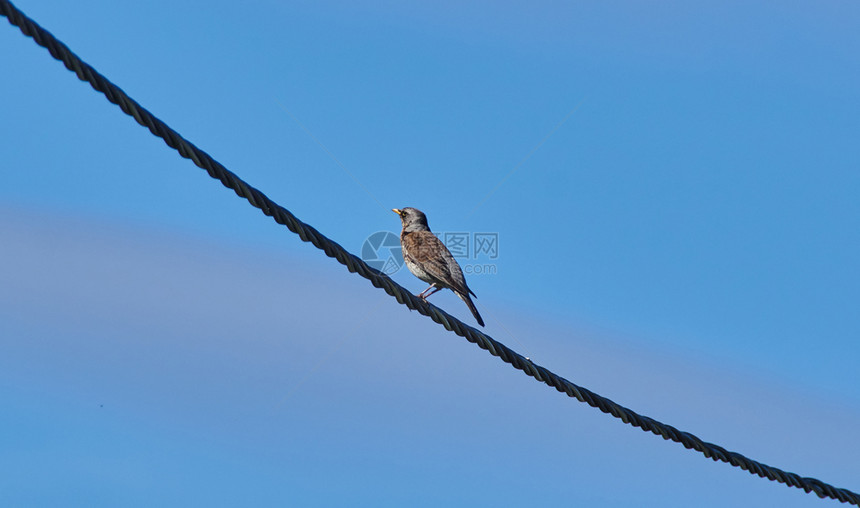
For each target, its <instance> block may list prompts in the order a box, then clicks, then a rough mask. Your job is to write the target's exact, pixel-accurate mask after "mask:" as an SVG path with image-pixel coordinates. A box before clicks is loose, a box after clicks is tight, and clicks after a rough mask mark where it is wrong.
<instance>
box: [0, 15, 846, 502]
mask: <svg viewBox="0 0 860 508" xmlns="http://www.w3.org/2000/svg"><path fill="white" fill-rule="evenodd" d="M0 14H2V15H3V16H5V17H6V18H7V19H8V20H9V22H10V23H11V24H12V25H14V26H17V27H18V28H19V29H20V30H21V32H22V33H23V34H24V35H26V36H28V37H32V38H33V40H34V41H36V43H37V44H39V45H40V46H43V47H44V48H46V49H47V50H48V51H49V52H50V53H51V56H53V57H54V58H55V59H57V60H60V61H61V62H63V64H64V65H65V66H66V68H67V69H69V70H70V71H72V72H74V73H75V74H76V75H77V76H78V78H79V79H80V80H82V81H86V82H88V83H89V84H90V85H91V86H92V87H93V88H94V89H95V90H96V91H98V92H101V93H103V94H104V95H105V97H107V99H108V100H109V101H110V102H112V103H113V104H116V105H117V106H119V107H120V109H122V110H123V112H125V113H126V114H128V115H129V116H131V117H133V118H134V119H135V120H136V121H137V123H139V124H140V125H142V126H144V127H146V128H147V129H149V131H150V132H151V133H152V134H154V135H156V136H158V137H160V138H162V139H163V140H164V142H165V143H166V144H167V146H169V147H171V148H173V149H175V150H176V151H177V152H179V155H181V156H182V157H184V158H186V159H190V160H191V161H192V162H194V164H195V165H197V166H198V167H200V168H202V169H204V170H206V172H207V173H209V176H211V177H212V178H215V179H217V180H219V181H220V182H221V183H222V184H223V185H224V186H225V187H227V188H229V189H232V190H233V191H234V192H235V193H236V194H237V195H238V196H240V197H242V198H245V199H246V200H248V202H249V203H250V204H251V205H253V206H254V207H256V208H259V209H260V210H261V211H262V212H263V214H265V215H267V216H269V217H272V218H273V219H274V220H275V222H277V223H278V224H282V225H284V226H286V227H287V228H288V229H289V230H290V231H292V232H293V233H295V234H297V235H298V236H299V238H301V239H302V241H305V242H310V243H311V244H313V245H314V246H315V247H317V248H318V249H320V250H322V251H323V252H325V254H326V256H328V257H330V258H334V259H336V260H337V261H338V262H339V263H341V264H342V265H344V266H345V267H346V269H347V270H349V271H350V272H352V273H357V274H359V275H360V276H362V277H364V278H365V279H367V280H369V281H370V283H371V284H373V286H374V287H376V288H380V289H382V290H383V291H385V292H386V293H388V294H389V295H391V296H393V297H394V298H395V299H396V300H397V302H398V303H400V304H402V305H405V306H406V307H408V308H409V309H411V310H415V311H417V312H419V313H420V314H423V315H425V316H427V317H429V318H430V319H432V320H433V321H435V322H436V323H439V324H440V325H442V326H444V327H445V329H447V330H449V331H452V332H454V333H455V334H457V335H459V336H461V337H463V338H465V339H466V340H468V341H469V342H471V343H473V344H475V345H477V346H478V347H480V348H481V349H484V350H486V351H488V352H489V353H490V354H492V355H493V356H498V357H499V358H500V359H501V360H502V361H504V362H505V363H509V364H510V365H511V366H513V367H514V368H516V369H518V370H521V371H523V372H524V373H525V374H527V375H528V376H531V377H533V378H534V379H536V380H537V381H540V382H542V383H545V384H547V385H549V386H551V387H553V388H555V389H556V390H558V391H559V392H562V393H565V394H566V395H567V396H568V397H572V398H575V399H577V400H578V401H580V402H584V403H586V404H588V405H589V406H592V407H595V408H597V409H599V410H600V411H602V412H604V413H607V414H610V415H612V416H614V417H615V418H618V419H620V420H621V421H623V422H624V423H627V424H629V425H632V426H634V427H639V428H640V429H642V430H643V431H645V432H651V433H652V434H655V435H658V436H661V437H662V438H663V439H665V440H667V441H674V442H676V443H680V444H681V445H683V446H684V448H687V449H692V450H695V451H697V452H700V453H701V454H703V455H704V456H705V457H708V458H710V459H712V460H714V461H719V462H726V463H728V464H731V465H732V466H735V467H739V468H741V469H743V470H745V471H748V472H749V473H750V474H754V475H757V476H760V477H762V478H767V479H769V480H772V481H777V482H779V483H783V484H785V485H787V486H790V487H797V488H799V489H803V490H804V491H805V492H807V493H810V492H814V493H815V494H816V495H817V496H818V497H821V498H832V499H836V500H838V501H841V502H843V503H850V504H852V505H855V506H860V495H858V494H856V493H854V492H852V491H850V490H847V489H842V488H838V487H834V486H833V485H830V484H828V483H825V482H822V481H821V480H818V479H815V478H808V477H802V476H800V475H798V474H795V473H791V472H788V471H783V470H782V469H779V468H776V467H772V466H768V465H767V464H763V463H761V462H758V461H755V460H753V459H750V458H747V457H745V456H744V455H741V454H740V453H736V452H731V451H728V450H726V449H725V448H723V447H721V446H719V445H716V444H713V443H708V442H706V441H702V440H701V439H699V438H698V437H696V436H694V435H693V434H690V433H689V432H683V431H680V430H678V429H676V428H675V427H673V426H671V425H667V424H665V423H661V422H659V421H657V420H654V419H653V418H649V417H647V416H643V415H640V414H638V413H636V412H635V411H633V410H630V409H628V408H626V407H624V406H621V405H619V404H617V403H615V402H613V401H611V400H609V399H607V398H606V397H602V396H600V395H598V394H596V393H594V392H592V391H591V390H588V389H587V388H584V387H581V386H578V385H576V384H574V383H572V382H570V381H568V380H567V379H565V378H563V377H561V376H559V375H557V374H555V373H553V372H551V371H549V370H548V369H546V368H544V367H541V366H540V365H537V364H536V363H534V362H532V361H531V360H529V359H527V358H525V357H523V356H522V355H520V354H518V353H516V352H515V351H513V350H512V349H510V348H508V347H507V346H505V345H504V344H502V343H500V342H497V341H496V340H494V339H493V338H491V337H489V336H488V335H486V334H484V333H483V332H481V331H479V330H476V329H475V328H472V327H471V326H468V325H466V324H465V323H463V322H462V321H460V320H459V319H457V318H455V317H454V316H451V315H450V314H448V313H446V312H445V311H443V310H441V309H439V308H438V307H436V306H434V305H432V304H430V303H428V302H426V301H424V300H422V299H420V298H418V297H416V296H414V295H413V294H412V293H410V292H409V291H407V290H406V289H405V288H403V287H402V286H400V285H399V284H397V283H396V282H394V281H393V280H391V278H389V277H388V276H387V275H385V274H383V273H382V272H379V271H377V270H375V269H373V268H371V267H370V266H368V265H367V264H366V263H365V262H364V261H362V260H361V259H360V258H358V257H357V256H355V255H354V254H351V253H349V252H348V251H347V250H346V249H344V248H343V247H341V246H340V245H338V244H337V243H336V242H334V241H332V240H331V239H329V238H327V237H326V236H324V235H323V234H322V233H320V232H319V231H317V230H316V229H314V228H313V227H312V226H310V225H308V224H305V223H304V222H302V221H301V220H299V219H298V218H296V216H295V215H293V214H292V213H290V211H289V210H287V209H286V208H284V207H282V206H280V205H278V204H277V203H275V202H274V201H272V200H271V199H269V198H268V197H267V196H266V195H265V194H263V193H262V192H260V191H259V190H257V189H255V188H254V187H252V186H250V185H249V184H247V183H246V182H245V181H243V180H242V179H241V178H239V177H238V176H237V175H235V174H234V173H232V172H231V171H229V170H228V169H227V168H225V167H224V166H222V165H221V164H220V163H219V162H218V161H216V160H214V159H213V158H212V157H210V156H209V154H207V153H206V152H204V151H203V150H201V149H199V148H197V147H196V146H195V145H194V144H192V143H191V142H190V141H188V140H186V139H184V138H183V137H182V136H180V135H179V133H177V132H176V131H174V130H173V129H171V128H170V127H168V126H167V125H166V124H165V123H164V122H162V121H161V120H159V119H158V118H156V117H155V116H153V115H152V113H150V112H149V111H147V110H146V109H145V108H144V107H142V106H141V105H140V104H138V103H137V102H135V101H134V100H133V99H132V98H131V97H129V96H128V95H126V93H125V92H123V91H122V90H121V89H120V88H119V87H117V86H116V85H114V84H113V83H111V82H110V81H109V80H108V79H107V78H105V77H104V76H102V75H101V74H100V73H98V72H97V71H96V70H95V69H93V68H92V67H91V66H90V65H88V64H87V63H85V62H83V61H82V60H81V59H80V58H78V56H77V55H75V54H74V53H73V52H72V51H71V50H70V49H69V48H68V47H67V46H66V45H65V44H63V43H62V42H60V41H59V40H57V39H56V38H55V37H54V36H53V35H51V34H50V33H49V32H48V31H46V30H45V29H43V28H42V27H41V26H39V25H38V24H37V23H36V22H35V21H33V20H32V19H30V18H28V17H27V16H26V15H25V14H24V13H22V12H21V11H20V10H18V9H17V8H16V7H15V6H14V5H12V3H11V2H9V1H8V0H0Z"/></svg>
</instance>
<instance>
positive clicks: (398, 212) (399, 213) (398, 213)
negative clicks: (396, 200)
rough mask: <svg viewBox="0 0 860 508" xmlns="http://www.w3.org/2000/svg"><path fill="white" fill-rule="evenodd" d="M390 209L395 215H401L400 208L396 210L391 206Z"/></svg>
mask: <svg viewBox="0 0 860 508" xmlns="http://www.w3.org/2000/svg"><path fill="white" fill-rule="evenodd" d="M391 211H392V212H394V213H396V214H397V215H403V212H401V211H400V210H398V209H397V208H392V209H391Z"/></svg>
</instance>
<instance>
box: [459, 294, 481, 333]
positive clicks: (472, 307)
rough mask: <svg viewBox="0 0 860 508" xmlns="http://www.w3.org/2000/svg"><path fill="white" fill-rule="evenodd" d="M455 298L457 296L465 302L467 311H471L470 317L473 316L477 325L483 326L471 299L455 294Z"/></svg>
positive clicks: (466, 295)
mask: <svg viewBox="0 0 860 508" xmlns="http://www.w3.org/2000/svg"><path fill="white" fill-rule="evenodd" d="M457 296H459V297H460V299H461V300H463V301H464V302H466V305H467V306H468V307H469V310H470V311H472V315H473V316H475V321H477V322H478V324H479V325H481V326H484V320H483V319H481V315H480V314H478V309H477V308H476V307H475V304H474V303H472V299H471V298H470V297H469V295H468V294H463V293H460V292H457Z"/></svg>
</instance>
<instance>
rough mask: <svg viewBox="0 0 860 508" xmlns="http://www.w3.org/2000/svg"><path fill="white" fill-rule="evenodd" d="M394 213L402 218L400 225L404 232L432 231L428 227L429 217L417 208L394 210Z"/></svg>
mask: <svg viewBox="0 0 860 508" xmlns="http://www.w3.org/2000/svg"><path fill="white" fill-rule="evenodd" d="M391 211H392V212H394V213H396V214H397V215H399V216H400V223H401V224H402V225H403V230H404V231H430V226H428V225H427V216H426V215H424V212H422V211H421V210H417V209H415V208H411V207H406V208H400V209H397V208H392V209H391Z"/></svg>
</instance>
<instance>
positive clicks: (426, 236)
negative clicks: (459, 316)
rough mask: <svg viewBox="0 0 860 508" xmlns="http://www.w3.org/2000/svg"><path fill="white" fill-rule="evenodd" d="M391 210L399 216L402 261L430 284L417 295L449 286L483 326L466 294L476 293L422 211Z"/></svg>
mask: <svg viewBox="0 0 860 508" xmlns="http://www.w3.org/2000/svg"><path fill="white" fill-rule="evenodd" d="M391 211H392V212H394V213H396V214H397V215H399V216H400V222H401V224H402V226H403V231H401V232H400V247H401V248H402V250H403V261H405V262H406V267H407V268H409V271H410V272H412V274H413V275H415V276H416V277H418V278H419V279H421V280H423V281H424V282H428V283H429V284H430V287H429V288H427V289H425V290H424V291H422V292H421V293H419V294H418V295H417V296H418V298H421V299H422V300H425V301H426V300H427V297H428V296H430V295H432V294H433V293H435V292H436V291H439V290H441V289H445V288H448V289H450V290H451V291H453V292H454V294H455V295H457V296H459V297H460V299H461V300H463V301H464V302H466V305H467V306H468V307H469V310H470V311H472V315H473V316H475V320H476V321H477V322H478V324H479V325H481V326H484V320H483V319H481V315H480V314H479V313H478V309H477V308H475V304H474V303H472V299H471V298H470V297H469V295H470V294H471V295H472V296H474V297H475V298H477V295H475V293H473V292H472V290H471V289H469V286H468V285H467V284H466V278H465V277H463V270H462V269H460V265H459V264H457V260H456V259H454V256H452V255H451V251H449V250H448V247H445V244H444V243H442V240H439V238H437V237H436V235H434V234H433V233H432V232H430V226H428V225H427V216H426V215H424V212H422V211H421V210H416V209H415V208H411V207H406V208H401V209H397V208H392V209H391Z"/></svg>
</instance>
